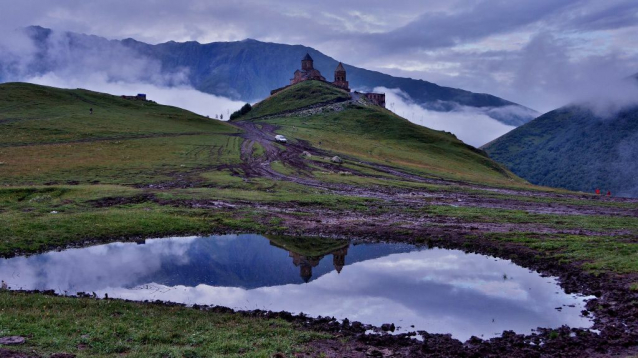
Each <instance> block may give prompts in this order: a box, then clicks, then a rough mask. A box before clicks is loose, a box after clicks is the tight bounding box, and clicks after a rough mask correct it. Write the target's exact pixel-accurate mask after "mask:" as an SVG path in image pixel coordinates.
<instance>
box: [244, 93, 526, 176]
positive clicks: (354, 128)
mask: <svg viewBox="0 0 638 358" xmlns="http://www.w3.org/2000/svg"><path fill="white" fill-rule="evenodd" d="M344 94H345V92H343V91H341V90H338V89H336V88H334V87H333V86H330V85H328V84H325V83H322V82H318V81H307V82H302V83H300V84H297V85H295V86H291V87H289V88H287V89H286V90H284V91H282V92H281V93H278V94H276V95H274V96H271V97H269V98H267V99H265V100H264V101H262V102H260V103H258V104H256V105H255V106H254V109H253V111H251V112H249V115H247V116H245V117H242V118H240V120H250V119H251V117H257V116H261V115H265V114H268V115H271V116H272V115H273V114H274V113H276V112H282V111H287V110H290V109H294V108H296V107H303V106H306V105H309V104H313V103H316V102H318V100H319V99H321V100H324V101H334V100H342V99H343V95H344ZM274 117H275V118H273V117H270V118H268V119H266V120H258V122H263V123H268V124H271V125H275V126H276V127H277V128H278V131H277V132H278V133H281V134H284V135H286V136H287V137H288V138H289V139H298V140H303V141H307V142H309V143H311V144H312V145H313V146H315V147H317V148H320V149H322V150H326V151H329V152H331V153H336V154H341V155H345V156H348V157H352V158H353V159H355V160H360V161H371V162H374V163H379V164H384V165H389V166H393V167H396V168H402V169H405V170H407V171H409V172H412V173H414V174H417V175H423V176H427V177H432V178H444V179H450V180H464V181H471V182H475V183H484V184H488V183H489V184H494V185H512V184H515V183H518V184H522V183H524V181H522V180H521V179H520V178H517V177H516V176H515V175H512V174H511V173H509V172H508V171H507V170H506V169H505V168H504V167H502V166H501V165H500V164H497V163H495V162H494V161H492V160H491V159H489V158H488V157H487V155H485V153H483V152H482V151H480V150H477V149H475V148H474V147H471V146H469V145H467V144H464V143H463V142H461V141H460V140H458V139H457V138H456V137H455V136H453V135H452V134H450V133H446V132H442V131H435V130H432V129H429V128H425V127H422V126H419V125H416V124H413V123H411V122H410V121H408V120H406V119H404V118H401V117H399V116H397V115H396V114H394V113H392V112H391V111H389V110H386V109H384V108H382V107H378V106H375V105H372V104H370V103H368V104H367V105H361V104H359V103H346V104H344V106H343V110H341V111H327V112H326V113H321V114H317V115H311V116H303V117H298V116H287V117H284V116H281V117H279V118H277V117H276V116H274Z"/></svg>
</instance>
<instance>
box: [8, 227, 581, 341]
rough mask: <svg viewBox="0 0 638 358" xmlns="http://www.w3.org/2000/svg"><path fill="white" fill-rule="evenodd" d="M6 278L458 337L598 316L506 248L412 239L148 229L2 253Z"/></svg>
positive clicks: (26, 284) (21, 283) (65, 289)
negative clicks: (165, 235)
mask: <svg viewBox="0 0 638 358" xmlns="http://www.w3.org/2000/svg"><path fill="white" fill-rule="evenodd" d="M0 278H1V279H2V280H4V281H6V282H7V284H8V285H9V286H10V287H11V288H12V289H26V290H35V289H38V290H44V289H53V290H55V291H56V292H58V293H61V294H69V295H72V294H75V293H76V292H82V291H84V292H95V293H96V294H97V295H98V296H100V297H103V296H104V294H105V293H107V294H108V295H109V297H117V298H126V299H131V300H165V301H173V302H181V303H186V304H201V305H211V304H214V305H221V306H226V307H231V308H235V309H246V310H250V309H266V310H273V311H289V312H292V313H301V312H303V313H306V314H308V315H310V316H319V315H321V316H333V317H336V318H338V319H343V318H346V317H347V318H348V319H350V320H351V321H361V322H363V323H369V324H374V325H381V324H383V323H394V324H395V325H397V326H400V327H401V328H400V329H399V330H398V331H399V332H405V331H414V330H425V331H428V332H430V333H451V334H452V336H454V337H455V338H458V339H461V340H465V339H468V338H469V337H470V336H472V335H475V336H478V337H483V338H489V337H494V336H498V335H500V334H501V333H502V332H503V330H513V331H515V332H518V333H530V332H531V331H532V330H533V329H535V328H537V327H550V328H555V327H559V326H561V325H564V324H566V325H569V326H571V327H581V328H587V327H590V326H591V321H590V320H589V319H587V318H585V317H582V316H581V315H580V311H581V310H583V309H584V301H585V299H586V298H585V297H579V296H575V295H567V294H566V293H564V292H563V290H562V289H561V288H560V286H558V284H557V282H556V280H555V279H553V278H547V277H541V276H540V275H538V274H537V273H535V272H531V271H529V270H527V269H525V268H522V267H520V266H517V265H515V264H513V263H512V262H510V261H508V260H501V259H495V258H493V257H488V256H482V255H477V254H468V253H464V252H463V251H459V250H445V249H418V248H416V247H414V246H411V245H405V244H361V245H350V244H349V243H348V242H343V241H341V242H340V241H334V240H325V239H324V240H322V239H290V238H287V239H283V238H272V239H267V238H264V237H263V236H259V235H224V236H213V237H189V238H171V239H153V240H145V241H141V242H138V243H137V244H136V243H113V244H108V245H101V246H94V247H88V248H83V249H70V250H65V251H61V252H49V253H45V254H41V255H34V256H29V257H15V258H10V259H2V260H0ZM559 307H560V309H557V308H559Z"/></svg>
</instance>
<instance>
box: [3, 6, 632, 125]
mask: <svg viewBox="0 0 638 358" xmlns="http://www.w3.org/2000/svg"><path fill="white" fill-rule="evenodd" d="M0 8H2V13H1V14H0V20H1V22H2V24H3V25H1V26H2V27H3V28H2V29H0V30H2V31H7V30H9V29H10V28H12V27H13V28H15V27H20V26H27V25H41V26H44V27H49V28H53V29H56V30H68V31H75V32H83V33H89V34H95V35H99V36H104V37H107V38H112V39H122V38H127V37H132V38H135V39H138V40H141V41H145V42H150V43H160V42H165V41H170V40H174V41H189V40H194V41H199V42H202V43H205V42H212V41H235V40H242V39H245V38H254V39H258V40H262V41H272V42H280V43H287V44H304V45H308V46H312V47H315V48H317V49H318V50H320V51H322V52H324V53H326V54H328V55H331V56H333V57H338V58H340V59H343V60H344V61H345V62H347V63H350V64H352V65H356V66H360V67H364V68H368V69H374V70H379V71H382V72H386V73H390V74H393V75H401V76H407V77H413V78H420V79H425V80H429V81H432V82H435V83H438V84H441V85H446V86H452V87H459V88H463V89H467V90H471V91H476V92H487V93H491V94H494V95H497V96H501V97H503V98H506V99H509V100H513V101H515V102H518V103H521V104H524V105H527V106H529V107H532V108H534V109H537V110H539V111H541V112H543V111H548V110H551V109H553V108H555V107H557V106H560V105H563V104H565V102H568V101H570V100H572V99H573V97H574V96H575V95H580V94H581V92H583V91H589V90H590V89H591V88H592V87H594V88H598V89H599V88H600V87H601V86H603V87H604V86H605V83H607V82H608V81H609V79H616V78H622V77H626V76H628V75H630V74H632V73H636V72H638V1H636V0H604V1H601V0H446V1H440V0H395V1H391V2H390V1H385V0H366V1H336V0H326V1H308V0H302V1H299V0H295V1H292V0H279V1H263V0H249V1H238V0H228V1H223V0H218V1H206V0H183V1H172V0H150V1H130V0H110V1H85V0H57V1H49V0H20V1H14V0H0ZM5 33H6V32H5Z"/></svg>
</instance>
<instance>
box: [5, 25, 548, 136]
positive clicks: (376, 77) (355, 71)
mask: <svg viewBox="0 0 638 358" xmlns="http://www.w3.org/2000/svg"><path fill="white" fill-rule="evenodd" d="M26 31H27V32H28V33H29V35H30V36H31V38H32V39H33V40H34V42H35V44H36V48H37V49H38V64H37V66H33V68H32V70H33V71H35V72H36V73H43V72H46V71H48V70H51V69H55V68H56V66H59V65H60V58H59V57H60V56H59V55H58V54H57V53H56V52H54V51H53V50H52V47H53V46H58V47H59V46H60V43H64V50H65V51H73V50H74V49H81V50H87V49H89V50H92V51H93V50H95V49H101V50H103V49H110V50H112V51H111V52H114V51H116V50H117V47H119V46H120V45H121V46H123V47H125V48H126V49H130V50H133V51H134V52H135V53H136V54H139V56H144V57H147V58H150V59H153V60H156V61H159V63H160V66H161V70H162V71H163V72H164V73H177V72H180V71H181V72H183V73H185V75H186V76H187V78H188V80H189V81H190V83H191V85H192V86H193V87H194V88H196V89H198V90H200V91H202V92H206V93H211V94H215V95H220V96H224V97H229V98H232V99H240V100H243V101H251V102H254V101H257V100H261V99H263V98H265V97H267V96H268V95H269V93H270V90H271V89H274V88H278V87H281V86H283V85H286V84H288V83H289V80H290V78H291V77H292V74H293V72H294V70H295V69H297V68H299V67H300V60H301V58H302V57H303V56H304V55H305V54H306V53H310V55H311V56H312V57H313V59H314V63H315V68H317V69H319V70H320V71H321V72H322V74H323V75H324V76H325V77H326V78H328V79H331V78H332V76H333V72H334V69H335V68H336V67H337V64H338V61H337V60H335V59H333V58H331V57H329V56H326V55H324V54H323V53H321V52H319V51H317V50H315V49H313V48H310V47H306V46H301V45H294V46H293V45H283V44H276V43H266V42H260V41H256V40H250V39H249V40H244V41H238V42H214V43H209V44H200V43H198V42H192V41H191V42H184V43H177V42H173V41H170V42H166V43H162V44H157V45H150V44H146V43H143V42H139V41H136V40H134V39H130V38H129V39H125V40H122V41H117V40H107V39H104V38H101V37H97V36H89V35H83V34H76V33H63V34H62V35H61V34H57V33H56V35H57V36H52V34H53V32H52V31H51V30H49V29H45V28H42V27H29V28H27V29H26ZM67 60H69V59H68V58H67ZM121 65H122V66H126V65H127V64H126V63H122V64H121ZM345 67H346V70H347V76H348V80H349V81H350V85H351V87H352V88H353V89H362V90H371V89H373V88H374V87H386V88H399V89H401V90H402V91H404V92H405V93H407V94H408V95H409V96H410V97H411V98H412V99H413V100H414V101H415V102H417V103H418V104H420V105H421V106H423V107H425V108H427V109H430V110H436V111H451V110H454V109H457V108H459V107H460V106H469V107H475V108H479V109H480V110H481V111H483V112H484V113H485V114H487V115H488V116H490V117H492V118H495V119H497V120H499V121H501V122H502V123H505V124H508V125H512V126H518V125H521V124H523V123H526V122H528V121H529V120H531V119H533V118H534V117H536V116H537V115H538V113H536V112H535V111H533V110H531V109H529V108H526V107H523V106H521V105H518V104H516V103H513V102H510V101H507V100H504V99H502V98H499V97H495V96H492V95H489V94H484V93H472V92H469V91H465V90H462V89H456V88H450V87H442V86H439V85H436V84H434V83H431V82H427V81H423V80H414V79H410V78H400V77H393V76H390V75H387V74H383V73H380V72H375V71H369V70H366V69H362V68H358V67H354V66H350V65H346V66H345ZM0 79H2V75H1V74H0Z"/></svg>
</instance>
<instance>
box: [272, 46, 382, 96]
mask: <svg viewBox="0 0 638 358" xmlns="http://www.w3.org/2000/svg"><path fill="white" fill-rule="evenodd" d="M303 81H322V82H326V83H329V84H331V85H333V86H335V87H338V88H341V89H343V90H346V91H348V92H350V84H349V83H348V80H347V77H346V69H345V67H343V64H342V63H341V62H339V65H337V68H336V69H335V72H334V81H332V82H328V81H326V78H325V77H323V76H322V75H321V72H319V70H318V69H316V68H315V67H314V61H313V59H312V57H310V54H308V53H306V56H304V57H303V58H302V59H301V70H296V71H295V73H294V75H293V78H291V79H290V85H288V86H285V87H281V88H277V89H275V90H272V91H270V95H271V96H272V95H274V94H275V93H277V92H279V91H281V90H283V89H286V88H288V87H289V86H292V85H295V84H297V83H299V82H303ZM355 94H356V95H360V96H364V97H366V98H367V99H368V100H369V101H370V102H372V103H374V104H376V105H377V106H381V107H385V94H384V93H359V92H355Z"/></svg>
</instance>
